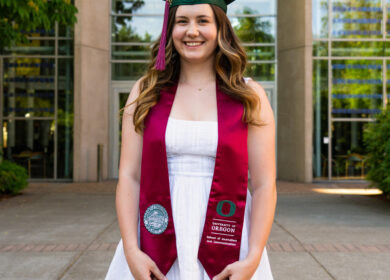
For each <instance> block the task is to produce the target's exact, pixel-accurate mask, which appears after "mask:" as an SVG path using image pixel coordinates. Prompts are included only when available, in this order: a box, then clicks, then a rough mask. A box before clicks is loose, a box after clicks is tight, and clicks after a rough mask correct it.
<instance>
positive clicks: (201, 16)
mask: <svg viewBox="0 0 390 280" xmlns="http://www.w3.org/2000/svg"><path fill="white" fill-rule="evenodd" d="M203 17H206V18H211V17H210V16H207V15H200V16H197V18H203ZM176 18H188V17H186V16H177V17H176Z"/></svg>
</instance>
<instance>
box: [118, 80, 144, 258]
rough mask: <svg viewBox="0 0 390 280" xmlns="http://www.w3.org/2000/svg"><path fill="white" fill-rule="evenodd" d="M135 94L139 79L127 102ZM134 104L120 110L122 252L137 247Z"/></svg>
mask: <svg viewBox="0 0 390 280" xmlns="http://www.w3.org/2000/svg"><path fill="white" fill-rule="evenodd" d="M138 96H139V81H137V82H136V83H135V85H134V87H133V89H132V90H131V92H130V95H129V97H128V99H127V102H126V105H128V104H130V103H131V102H133V101H134V100H135V99H136V98H137V97H138ZM135 107H136V104H135V103H134V104H132V105H131V106H128V107H126V109H125V110H124V112H123V117H122V143H121V155H120V164H119V180H118V185H117V188H116V211H117V216H118V223H119V229H120V232H121V236H122V241H123V247H124V249H125V252H126V251H129V250H132V249H136V248H138V244H137V234H138V233H137V226H138V211H139V210H138V207H139V187H140V174H141V158H142V136H141V135H139V134H138V133H136V132H135V130H134V125H133V113H134V109H135Z"/></svg>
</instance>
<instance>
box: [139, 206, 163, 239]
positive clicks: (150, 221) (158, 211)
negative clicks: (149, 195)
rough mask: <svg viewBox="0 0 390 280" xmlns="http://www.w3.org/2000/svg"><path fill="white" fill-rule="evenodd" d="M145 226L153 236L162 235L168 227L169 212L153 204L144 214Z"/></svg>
mask: <svg viewBox="0 0 390 280" xmlns="http://www.w3.org/2000/svg"><path fill="white" fill-rule="evenodd" d="M144 225H145V227H146V229H147V230H148V231H149V232H150V233H153V234H161V233H163V232H164V231H165V229H166V228H167V226H168V212H167V210H165V208H164V207H163V206H162V205H160V204H152V205H150V206H149V207H148V209H146V211H145V214H144Z"/></svg>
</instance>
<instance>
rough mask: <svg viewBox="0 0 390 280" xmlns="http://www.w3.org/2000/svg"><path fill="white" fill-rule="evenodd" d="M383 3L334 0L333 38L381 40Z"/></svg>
mask: <svg viewBox="0 0 390 280" xmlns="http://www.w3.org/2000/svg"><path fill="white" fill-rule="evenodd" d="M381 5H382V4H381V1H380V0H378V1H362V0H361V1H340V0H332V37H335V38H381V37H382V27H381V25H382V19H383V11H382V6H381Z"/></svg>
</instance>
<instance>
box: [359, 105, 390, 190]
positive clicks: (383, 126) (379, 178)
mask: <svg viewBox="0 0 390 280" xmlns="http://www.w3.org/2000/svg"><path fill="white" fill-rule="evenodd" d="M363 140H364V143H365V145H366V151H367V153H368V155H367V165H368V166H369V167H370V170H369V172H368V173H367V179H368V180H370V181H372V182H375V183H377V184H378V187H379V188H380V189H381V190H382V191H383V192H384V193H386V194H387V195H390V106H387V108H386V109H385V110H383V111H382V112H381V113H380V114H378V116H377V119H376V121H375V122H374V123H370V124H368V126H367V127H366V129H365V130H364V134H363Z"/></svg>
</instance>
